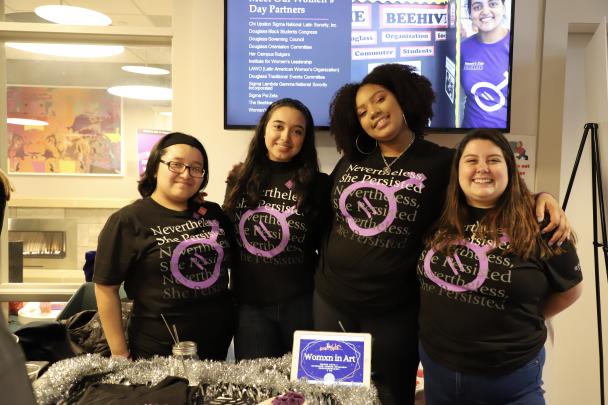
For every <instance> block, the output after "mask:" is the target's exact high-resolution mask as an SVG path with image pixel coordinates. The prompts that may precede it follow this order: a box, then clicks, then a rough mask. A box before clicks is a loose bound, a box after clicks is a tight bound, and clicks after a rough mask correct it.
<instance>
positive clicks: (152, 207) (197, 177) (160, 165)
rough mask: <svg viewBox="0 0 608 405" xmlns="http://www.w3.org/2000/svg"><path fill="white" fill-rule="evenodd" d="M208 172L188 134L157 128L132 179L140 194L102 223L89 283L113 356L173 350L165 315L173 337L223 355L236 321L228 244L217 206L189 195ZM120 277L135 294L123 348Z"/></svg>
mask: <svg viewBox="0 0 608 405" xmlns="http://www.w3.org/2000/svg"><path fill="white" fill-rule="evenodd" d="M208 171H209V163H208V158H207V152H206V151H205V148H204V147H203V145H202V144H201V143H200V142H199V141H198V140H197V139H196V138H194V137H192V136H190V135H186V134H182V133H179V132H174V133H170V134H168V135H166V136H164V137H163V138H162V139H161V140H160V141H158V143H157V144H156V145H155V146H154V148H153V149H152V151H151V152H150V157H149V158H148V163H147V164H146V170H145V172H144V174H143V175H142V178H141V180H140V182H139V187H138V190H139V192H140V194H141V196H142V199H140V200H138V201H136V202H134V203H132V204H130V205H128V206H126V207H124V208H122V209H120V210H119V211H117V212H116V213H114V214H113V215H112V216H111V217H110V218H109V219H108V221H107V223H106V224H105V226H104V228H103V230H102V231H101V234H100V236H99V244H98V249H97V255H96V260H95V272H94V276H93V281H94V282H95V292H96V297H97V306H98V308H99V314H100V318H101V323H102V326H103V329H104V332H105V335H106V336H107V339H108V344H109V346H110V349H111V351H112V355H113V356H123V357H129V356H131V357H134V358H148V357H152V356H154V355H162V356H166V355H169V354H171V346H172V342H171V339H170V336H171V334H170V333H169V332H168V331H167V329H166V328H165V323H164V319H162V316H164V317H165V319H166V320H167V322H168V323H169V324H173V325H174V326H175V327H176V328H177V330H178V331H179V332H178V333H179V336H180V339H181V340H188V341H193V342H195V343H196V344H197V347H198V355H199V357H200V358H201V359H212V360H224V359H225V358H226V352H227V349H228V346H229V344H230V341H231V339H232V335H233V327H234V321H233V316H234V313H233V303H232V299H231V295H230V291H229V290H228V269H229V267H230V266H231V265H232V259H233V255H232V254H231V251H232V249H234V247H235V243H234V240H233V237H232V235H233V233H232V232H231V230H232V227H231V225H230V223H229V222H228V220H227V218H226V217H225V216H224V214H223V212H222V210H221V208H220V207H219V206H218V205H217V204H214V203H212V202H208V201H206V202H204V203H202V204H200V203H198V202H197V198H196V197H197V196H198V193H199V192H200V191H202V190H203V189H204V188H205V186H206V185H207V182H208V180H209V174H208ZM122 282H124V286H125V291H126V292H127V295H128V296H129V297H130V298H132V299H133V313H132V316H131V320H130V322H129V326H128V336H129V339H128V342H129V343H128V346H127V341H126V339H125V336H124V335H123V333H122V331H123V329H122V319H121V313H120V301H119V297H118V289H119V287H120V284H121V283H122ZM200 319H205V320H206V322H204V323H201V322H200Z"/></svg>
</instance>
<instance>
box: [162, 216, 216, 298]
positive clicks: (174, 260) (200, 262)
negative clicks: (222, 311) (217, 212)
mask: <svg viewBox="0 0 608 405" xmlns="http://www.w3.org/2000/svg"><path fill="white" fill-rule="evenodd" d="M209 223H210V224H211V233H210V235H209V237H208V238H192V239H187V240H185V241H182V242H180V243H179V245H177V247H176V248H175V250H174V251H173V254H172V255H171V274H173V277H175V279H176V280H177V281H178V282H179V283H180V284H183V285H185V286H186V287H188V288H192V289H194V290H201V289H205V288H209V287H211V286H212V285H213V284H215V282H216V281H217V280H218V278H219V277H220V273H221V268H222V262H223V260H224V249H223V248H222V246H221V245H220V244H219V243H218V241H217V237H218V235H219V228H220V225H219V223H218V221H209ZM193 245H208V246H210V247H211V248H213V250H215V251H216V252H217V259H216V260H215V265H214V267H213V273H212V274H211V277H209V278H208V279H206V280H203V281H194V280H190V279H188V278H187V277H186V276H184V275H183V274H182V272H181V271H180V270H179V259H180V258H181V256H182V253H183V252H184V251H185V250H186V249H187V248H189V247H190V246H193ZM189 262H190V263H191V264H192V265H193V266H195V267H198V268H199V269H200V270H201V271H203V270H206V268H205V266H207V265H209V264H210V263H209V261H208V260H207V259H205V258H204V257H203V256H201V255H200V254H198V253H195V254H193V255H192V256H191V257H190V260H189Z"/></svg>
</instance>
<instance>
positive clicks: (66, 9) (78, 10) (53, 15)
mask: <svg viewBox="0 0 608 405" xmlns="http://www.w3.org/2000/svg"><path fill="white" fill-rule="evenodd" d="M34 13H36V15H37V16H38V17H41V18H44V19H45V20H47V21H50V22H54V23H57V24H67V25H110V24H112V19H111V18H110V17H108V16H107V15H105V14H103V13H100V12H99V11H95V10H90V9H88V8H82V7H73V6H64V5H57V4H56V5H48V6H40V7H36V8H35V9H34Z"/></svg>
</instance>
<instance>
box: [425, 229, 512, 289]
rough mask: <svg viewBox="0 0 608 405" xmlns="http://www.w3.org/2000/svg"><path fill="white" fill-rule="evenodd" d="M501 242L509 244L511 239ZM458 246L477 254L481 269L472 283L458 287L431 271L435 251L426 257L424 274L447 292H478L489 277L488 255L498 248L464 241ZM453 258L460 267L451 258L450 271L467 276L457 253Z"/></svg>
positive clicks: (503, 237)
mask: <svg viewBox="0 0 608 405" xmlns="http://www.w3.org/2000/svg"><path fill="white" fill-rule="evenodd" d="M500 242H501V243H508V242H509V238H508V237H507V236H504V235H503V236H501V238H500ZM456 245H459V246H465V247H467V248H468V249H470V250H472V251H473V252H474V253H475V256H476V257H477V262H478V263H479V267H478V271H477V276H476V277H475V278H474V279H473V280H472V281H470V282H468V283H466V284H463V285H458V284H453V283H450V282H447V281H446V280H443V279H441V278H440V277H438V276H437V275H435V273H433V270H432V269H431V261H432V259H433V256H434V255H435V250H434V249H429V251H428V252H427V254H426V256H425V257H424V274H425V275H426V276H427V277H428V278H429V279H430V280H431V281H432V282H434V283H435V284H437V285H438V286H439V287H441V288H443V289H445V290H448V291H455V292H465V291H476V290H477V289H479V287H481V286H482V285H483V283H484V282H485V281H486V279H487V277H488V256H487V253H488V252H489V251H491V250H492V249H494V248H495V247H496V246H494V244H485V245H483V246H480V245H477V244H475V243H473V242H470V241H464V240H462V241H460V242H459V243H457V244H456ZM453 256H454V260H455V261H456V264H457V265H458V266H455V265H454V260H452V258H451V257H448V258H447V262H448V265H449V266H450V269H451V270H452V273H454V275H455V276H459V275H460V274H463V273H464V274H466V273H465V272H464V266H463V265H462V262H461V261H460V257H458V255H457V254H456V253H454V255H453Z"/></svg>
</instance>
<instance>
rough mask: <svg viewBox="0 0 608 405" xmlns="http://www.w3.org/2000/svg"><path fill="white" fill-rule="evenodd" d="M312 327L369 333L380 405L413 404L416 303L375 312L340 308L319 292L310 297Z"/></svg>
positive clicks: (416, 350) (415, 370)
mask: <svg viewBox="0 0 608 405" xmlns="http://www.w3.org/2000/svg"><path fill="white" fill-rule="evenodd" d="M313 313H314V319H315V330H321V331H337V332H340V331H341V329H340V327H339V324H338V321H340V323H341V324H342V326H343V327H344V329H346V331H347V332H365V333H369V334H371V335H372V379H373V381H374V385H375V386H376V388H377V389H378V397H379V398H380V401H381V402H382V405H410V404H411V405H413V404H414V393H415V390H416V372H417V370H418V322H417V318H418V305H417V303H413V304H411V305H409V306H405V307H404V308H399V309H396V310H394V311H390V312H389V311H387V312H385V313H381V314H377V315H374V316H372V315H368V316H364V315H360V314H358V313H354V312H346V311H343V310H340V309H338V308H336V307H335V306H333V305H332V304H330V303H328V302H327V301H326V300H325V299H323V298H322V297H321V296H320V295H319V294H318V293H316V292H315V294H314V297H313Z"/></svg>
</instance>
